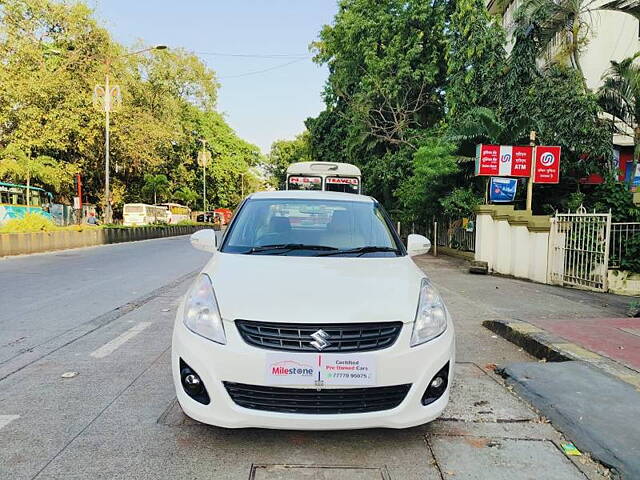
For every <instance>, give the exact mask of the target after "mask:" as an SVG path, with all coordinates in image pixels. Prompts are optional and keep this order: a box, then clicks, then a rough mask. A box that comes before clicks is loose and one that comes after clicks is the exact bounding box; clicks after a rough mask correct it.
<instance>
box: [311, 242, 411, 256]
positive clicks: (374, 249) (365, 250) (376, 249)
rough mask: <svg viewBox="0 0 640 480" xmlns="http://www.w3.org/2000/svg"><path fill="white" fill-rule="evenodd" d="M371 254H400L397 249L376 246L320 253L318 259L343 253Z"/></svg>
mask: <svg viewBox="0 0 640 480" xmlns="http://www.w3.org/2000/svg"><path fill="white" fill-rule="evenodd" d="M371 252H395V253H399V252H398V249H397V248H392V247H376V246H374V245H369V246H367V247H358V248H350V249H348V250H336V251H335V252H328V253H319V254H318V255H317V256H318V257H328V256H329V255H342V254H343V253H344V254H349V253H358V254H360V255H364V254H365V253H371Z"/></svg>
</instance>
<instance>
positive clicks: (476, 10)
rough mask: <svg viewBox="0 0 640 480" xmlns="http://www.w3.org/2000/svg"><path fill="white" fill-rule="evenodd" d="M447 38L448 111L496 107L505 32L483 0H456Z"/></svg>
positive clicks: (451, 113) (453, 114) (456, 114)
mask: <svg viewBox="0 0 640 480" xmlns="http://www.w3.org/2000/svg"><path fill="white" fill-rule="evenodd" d="M448 32H449V34H448V38H447V45H448V48H447V56H446V59H447V87H446V99H447V107H448V112H447V115H448V117H449V119H450V121H451V122H452V123H455V121H456V120H457V118H458V117H459V116H460V115H464V114H465V113H466V112H467V111H468V110H470V109H471V108H474V107H484V108H494V107H495V106H496V104H497V95H496V91H499V90H500V84H501V79H502V76H503V75H504V70H505V67H506V62H505V60H506V52H505V48H504V44H505V34H504V30H503V29H502V26H500V25H499V24H498V23H497V21H496V20H495V18H493V17H491V15H490V14H489V12H488V11H487V8H486V7H485V2H483V1H482V0H456V2H455V8H454V10H453V13H452V15H451V20H450V24H449V28H448Z"/></svg>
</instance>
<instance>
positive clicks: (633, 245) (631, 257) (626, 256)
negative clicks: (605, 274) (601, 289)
mask: <svg viewBox="0 0 640 480" xmlns="http://www.w3.org/2000/svg"><path fill="white" fill-rule="evenodd" d="M620 268H621V269H622V270H628V271H630V272H634V273H640V233H637V234H635V235H634V236H633V237H631V238H630V239H629V240H628V241H627V244H626V245H625V249H624V253H623V255H622V258H621V259H620Z"/></svg>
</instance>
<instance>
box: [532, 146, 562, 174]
mask: <svg viewBox="0 0 640 480" xmlns="http://www.w3.org/2000/svg"><path fill="white" fill-rule="evenodd" d="M535 162H536V163H535V167H534V173H533V175H534V176H533V181H534V182H535V183H559V182H560V147H547V146H539V147H536V159H535Z"/></svg>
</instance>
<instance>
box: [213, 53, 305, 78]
mask: <svg viewBox="0 0 640 480" xmlns="http://www.w3.org/2000/svg"><path fill="white" fill-rule="evenodd" d="M307 59H308V57H305V58H297V59H295V60H291V61H289V62H286V63H281V64H279V65H275V66H273V67H269V68H264V69H262V70H254V71H252V72H245V73H240V74H238V75H223V76H221V77H218V78H219V79H221V80H222V79H225V78H240V77H248V76H250V75H258V74H260V73H265V72H270V71H272V70H277V69H279V68H284V67H287V66H289V65H292V64H294V63H298V62H301V61H303V60H307Z"/></svg>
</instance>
